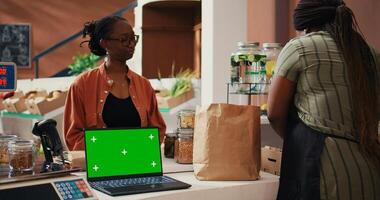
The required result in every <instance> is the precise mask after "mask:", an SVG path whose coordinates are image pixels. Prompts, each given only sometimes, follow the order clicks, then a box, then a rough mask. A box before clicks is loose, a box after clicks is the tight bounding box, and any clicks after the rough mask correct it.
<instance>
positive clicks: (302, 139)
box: [277, 105, 326, 200]
mask: <svg viewBox="0 0 380 200" xmlns="http://www.w3.org/2000/svg"><path fill="white" fill-rule="evenodd" d="M325 138H326V136H325V135H324V134H323V133H321V132H318V131H316V130H313V129H311V128H310V127H308V126H307V125H305V124H304V123H303V122H302V121H301V120H300V119H299V117H298V114H297V111H296V108H295V107H294V106H293V105H292V106H291V108H290V110H289V115H288V123H287V128H286V132H285V135H284V144H283V150H282V160H281V175H280V187H279V191H278V194H277V199H278V200H288V199H289V200H301V199H302V200H313V199H318V200H319V199H320V188H319V187H320V172H319V170H320V156H321V153H322V150H323V148H324V141H325Z"/></svg>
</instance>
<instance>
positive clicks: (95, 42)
mask: <svg viewBox="0 0 380 200" xmlns="http://www.w3.org/2000/svg"><path fill="white" fill-rule="evenodd" d="M120 20H123V21H126V20H125V19H124V18H122V17H119V16H107V17H104V18H102V19H100V20H97V21H91V22H86V23H85V24H84V28H83V32H82V34H83V35H82V37H83V38H84V37H86V36H87V35H88V36H90V40H87V41H83V42H81V44H83V43H85V42H88V47H89V48H90V50H91V52H92V53H93V54H95V55H98V56H104V55H106V53H107V52H106V50H105V49H104V48H103V47H101V46H100V40H101V39H103V38H107V37H108V35H109V34H110V33H111V31H112V25H113V24H115V23H116V22H117V21H120Z"/></svg>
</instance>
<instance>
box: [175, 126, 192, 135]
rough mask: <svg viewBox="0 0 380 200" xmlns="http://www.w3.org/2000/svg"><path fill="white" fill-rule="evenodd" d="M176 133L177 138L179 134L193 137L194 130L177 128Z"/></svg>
mask: <svg viewBox="0 0 380 200" xmlns="http://www.w3.org/2000/svg"><path fill="white" fill-rule="evenodd" d="M177 132H178V136H179V134H182V135H193V134H194V129H192V128H178V129H177Z"/></svg>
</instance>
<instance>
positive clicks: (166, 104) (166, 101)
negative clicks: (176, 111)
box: [156, 90, 194, 108]
mask: <svg viewBox="0 0 380 200" xmlns="http://www.w3.org/2000/svg"><path fill="white" fill-rule="evenodd" d="M156 97H157V104H158V107H159V108H174V107H176V106H178V105H179V104H182V103H184V102H186V101H188V100H190V99H192V98H193V97H194V90H190V91H187V92H185V93H183V94H182V95H180V96H177V97H170V96H168V97H161V96H159V95H157V96H156Z"/></svg>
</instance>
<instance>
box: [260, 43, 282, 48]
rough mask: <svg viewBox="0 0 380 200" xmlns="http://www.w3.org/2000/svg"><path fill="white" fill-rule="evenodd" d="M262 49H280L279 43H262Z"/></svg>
mask: <svg viewBox="0 0 380 200" xmlns="http://www.w3.org/2000/svg"><path fill="white" fill-rule="evenodd" d="M263 47H264V48H281V44H280V43H263Z"/></svg>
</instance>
